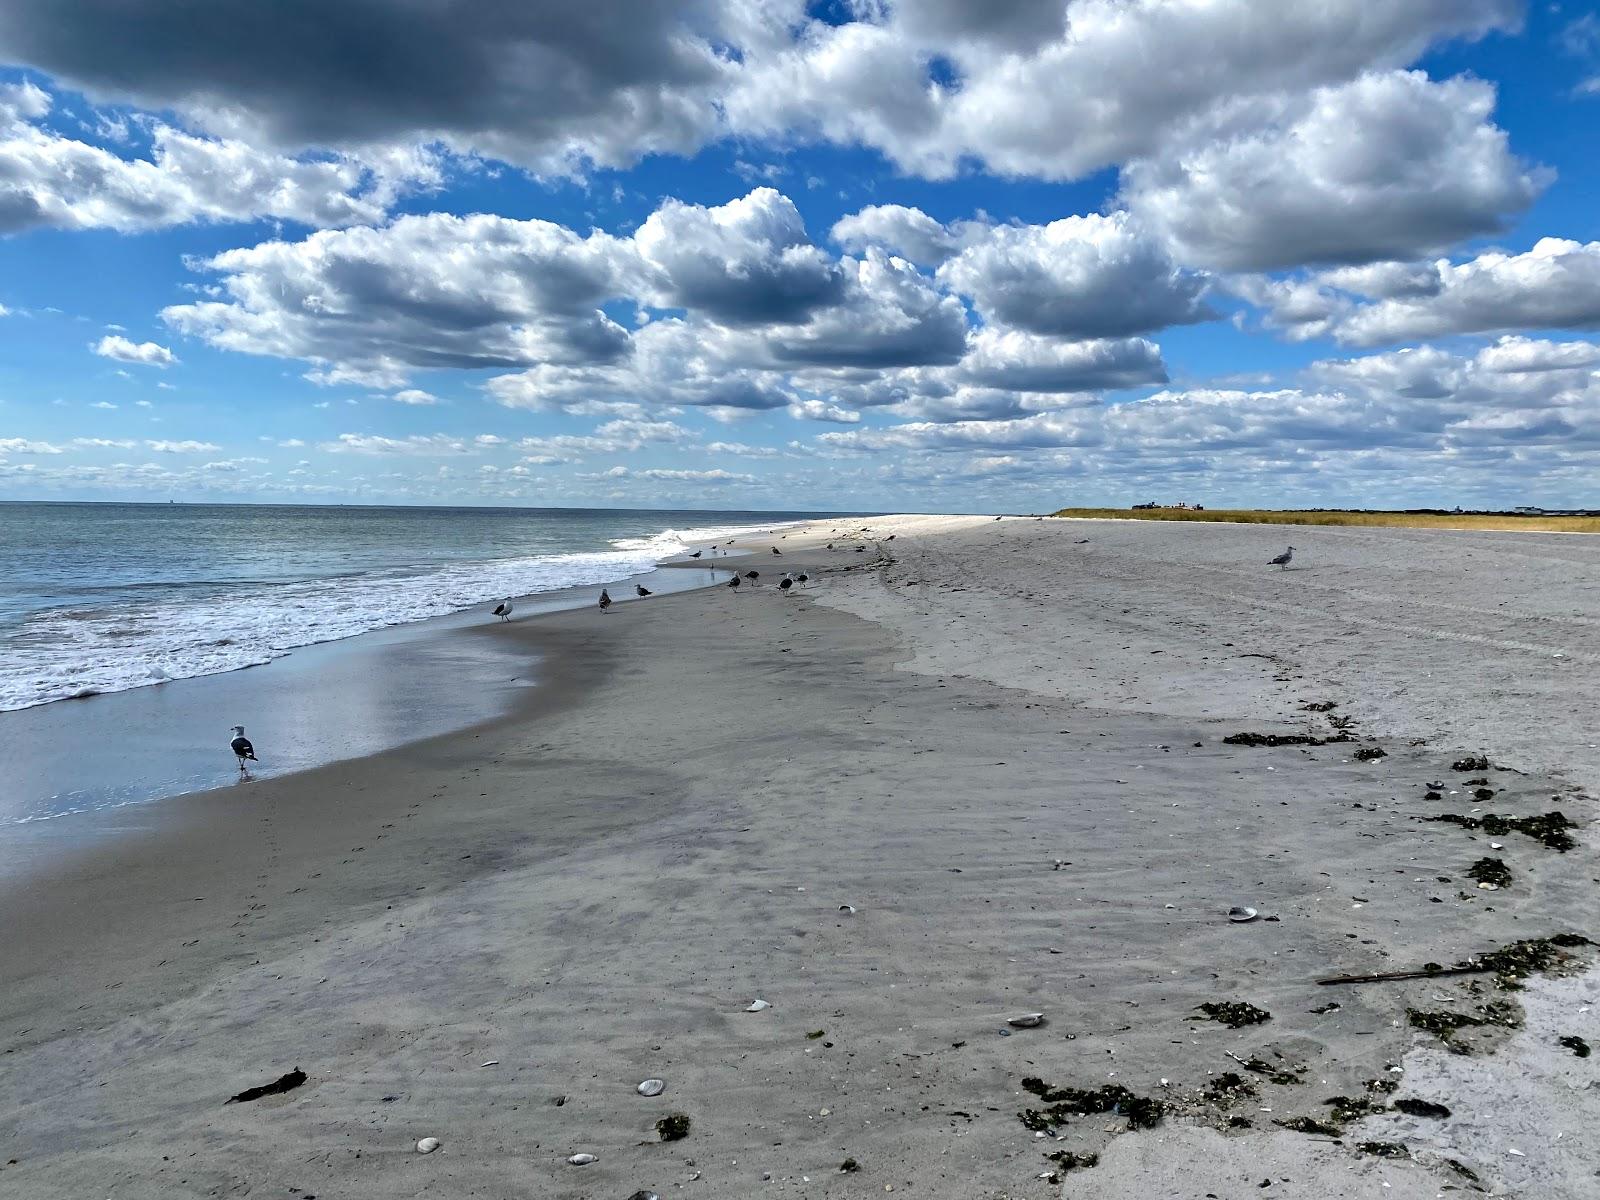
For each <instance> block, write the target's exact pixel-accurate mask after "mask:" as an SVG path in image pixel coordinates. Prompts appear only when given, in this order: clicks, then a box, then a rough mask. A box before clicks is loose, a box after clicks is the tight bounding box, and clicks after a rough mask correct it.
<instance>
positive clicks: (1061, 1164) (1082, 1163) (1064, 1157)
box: [1045, 1150, 1100, 1171]
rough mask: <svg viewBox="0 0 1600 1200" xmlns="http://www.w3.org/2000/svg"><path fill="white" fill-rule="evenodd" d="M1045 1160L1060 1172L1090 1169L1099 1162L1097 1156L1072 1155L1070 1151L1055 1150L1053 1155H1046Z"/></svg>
mask: <svg viewBox="0 0 1600 1200" xmlns="http://www.w3.org/2000/svg"><path fill="white" fill-rule="evenodd" d="M1045 1158H1046V1159H1048V1160H1049V1161H1050V1162H1053V1163H1055V1164H1056V1167H1057V1169H1058V1170H1062V1171H1076V1170H1078V1169H1079V1168H1080V1167H1092V1166H1094V1165H1095V1164H1096V1163H1098V1162H1099V1161H1100V1156H1099V1155H1098V1154H1074V1153H1073V1152H1072V1151H1071V1150H1057V1151H1056V1152H1055V1153H1054V1154H1046V1155H1045Z"/></svg>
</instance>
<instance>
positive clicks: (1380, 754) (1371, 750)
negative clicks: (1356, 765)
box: [1355, 746, 1389, 762]
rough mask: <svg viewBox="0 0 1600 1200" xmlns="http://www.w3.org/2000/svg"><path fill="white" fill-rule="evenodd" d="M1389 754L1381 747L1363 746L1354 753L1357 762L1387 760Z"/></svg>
mask: <svg viewBox="0 0 1600 1200" xmlns="http://www.w3.org/2000/svg"><path fill="white" fill-rule="evenodd" d="M1388 757H1389V752H1388V751H1387V750H1385V749H1384V748H1383V747H1381V746H1363V747H1361V749H1359V750H1357V751H1356V752H1355V758H1356V759H1357V761H1359V762H1376V761H1377V760H1378V759H1380V758H1388Z"/></svg>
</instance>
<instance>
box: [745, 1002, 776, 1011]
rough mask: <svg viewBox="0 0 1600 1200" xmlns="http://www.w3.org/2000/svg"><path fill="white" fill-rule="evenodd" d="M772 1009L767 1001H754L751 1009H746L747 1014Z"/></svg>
mask: <svg viewBox="0 0 1600 1200" xmlns="http://www.w3.org/2000/svg"><path fill="white" fill-rule="evenodd" d="M771 1007H772V1005H770V1004H768V1003H767V1002H766V1001H765V1000H752V1001H750V1005H749V1007H748V1008H746V1009H745V1012H760V1011H761V1010H762V1009H764V1008H771Z"/></svg>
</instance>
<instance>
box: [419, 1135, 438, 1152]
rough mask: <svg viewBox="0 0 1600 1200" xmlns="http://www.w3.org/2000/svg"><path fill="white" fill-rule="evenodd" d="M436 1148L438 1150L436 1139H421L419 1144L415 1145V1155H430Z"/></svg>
mask: <svg viewBox="0 0 1600 1200" xmlns="http://www.w3.org/2000/svg"><path fill="white" fill-rule="evenodd" d="M438 1148H439V1139H438V1138H423V1139H422V1140H421V1141H420V1142H418V1143H417V1153H418V1154H432V1153H433V1152H434V1151H435V1150H437V1149H438Z"/></svg>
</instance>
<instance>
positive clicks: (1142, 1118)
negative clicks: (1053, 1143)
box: [1017, 1075, 1166, 1133]
mask: <svg viewBox="0 0 1600 1200" xmlns="http://www.w3.org/2000/svg"><path fill="white" fill-rule="evenodd" d="M1022 1088H1023V1090H1024V1091H1027V1092H1032V1093H1033V1094H1034V1095H1035V1096H1037V1097H1039V1099H1040V1100H1042V1101H1044V1103H1045V1104H1047V1105H1048V1106H1049V1107H1048V1108H1044V1109H1037V1108H1025V1109H1023V1110H1022V1111H1021V1112H1020V1113H1018V1114H1017V1119H1018V1120H1020V1121H1021V1122H1022V1124H1023V1126H1024V1127H1025V1128H1027V1129H1031V1130H1033V1131H1034V1132H1035V1133H1043V1132H1045V1131H1047V1130H1050V1129H1054V1128H1055V1127H1057V1126H1059V1125H1065V1124H1066V1123H1067V1118H1068V1117H1089V1116H1095V1115H1097V1114H1099V1113H1114V1114H1116V1115H1118V1116H1122V1117H1126V1118H1127V1119H1128V1128H1129V1129H1153V1128H1155V1127H1156V1126H1157V1125H1159V1124H1160V1123H1161V1118H1162V1116H1163V1115H1165V1113H1166V1106H1165V1105H1164V1104H1162V1102H1161V1101H1159V1100H1156V1099H1153V1098H1151V1097H1149V1096H1136V1095H1134V1094H1133V1093H1132V1092H1130V1091H1129V1090H1128V1089H1127V1088H1125V1087H1122V1086H1121V1085H1119V1084H1108V1085H1107V1086H1105V1087H1103V1088H1097V1089H1095V1090H1094V1091H1089V1090H1087V1089H1085V1088H1053V1087H1051V1086H1050V1085H1049V1084H1047V1083H1046V1082H1045V1081H1044V1080H1042V1079H1040V1078H1038V1077H1037V1076H1034V1075H1030V1076H1029V1077H1028V1078H1026V1079H1024V1080H1023V1081H1022Z"/></svg>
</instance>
